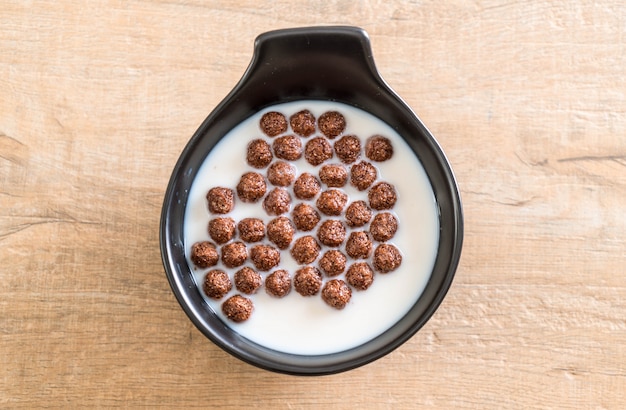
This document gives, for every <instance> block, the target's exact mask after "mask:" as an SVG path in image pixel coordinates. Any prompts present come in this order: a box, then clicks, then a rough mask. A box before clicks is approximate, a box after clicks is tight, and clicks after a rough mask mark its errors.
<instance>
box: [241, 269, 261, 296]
mask: <svg viewBox="0 0 626 410" xmlns="http://www.w3.org/2000/svg"><path fill="white" fill-rule="evenodd" d="M262 284H263V278H261V275H260V274H259V273H258V272H257V271H255V270H254V269H252V268H249V267H247V266H245V267H243V268H241V269H239V270H238V271H237V272H236V273H235V287H236V288H237V290H238V291H239V292H241V293H245V294H247V295H251V294H253V293H256V292H257V291H258V290H259V288H260V287H261V285H262Z"/></svg>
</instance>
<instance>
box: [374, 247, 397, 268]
mask: <svg viewBox="0 0 626 410" xmlns="http://www.w3.org/2000/svg"><path fill="white" fill-rule="evenodd" d="M400 264H402V254H401V253H400V251H399V250H398V248H396V247H395V246H393V245H391V244H388V243H383V244H380V245H378V247H377V248H376V250H375V251H374V268H375V269H376V270H377V271H379V272H380V273H388V272H391V271H393V270H396V269H397V268H398V266H400Z"/></svg>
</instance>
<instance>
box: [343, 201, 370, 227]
mask: <svg viewBox="0 0 626 410" xmlns="http://www.w3.org/2000/svg"><path fill="white" fill-rule="evenodd" d="M370 219H372V210H371V209H370V208H369V207H368V206H367V204H366V203H365V201H354V202H353V203H351V204H350V205H348V208H347V209H346V223H347V224H348V226H352V227H359V226H363V225H365V224H366V223H368V222H369V221H370Z"/></svg>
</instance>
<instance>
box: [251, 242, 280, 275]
mask: <svg viewBox="0 0 626 410" xmlns="http://www.w3.org/2000/svg"><path fill="white" fill-rule="evenodd" d="M250 259H252V263H254V266H255V267H256V268H257V269H258V270H260V271H268V270H270V269H272V268H274V267H276V266H277V265H278V264H279V263H280V252H279V251H278V249H276V248H274V247H273V246H269V245H256V246H255V247H253V248H252V250H250Z"/></svg>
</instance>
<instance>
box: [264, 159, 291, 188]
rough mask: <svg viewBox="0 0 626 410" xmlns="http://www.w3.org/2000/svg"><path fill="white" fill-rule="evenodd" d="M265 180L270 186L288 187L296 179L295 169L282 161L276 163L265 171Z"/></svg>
mask: <svg viewBox="0 0 626 410" xmlns="http://www.w3.org/2000/svg"><path fill="white" fill-rule="evenodd" d="M267 179H268V180H269V181H270V183H271V184H272V185H276V186H289V185H291V183H292V182H293V181H294V179H296V167H294V166H293V165H291V164H289V163H287V162H284V161H276V162H274V163H273V164H272V165H270V167H269V168H268V169H267Z"/></svg>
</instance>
